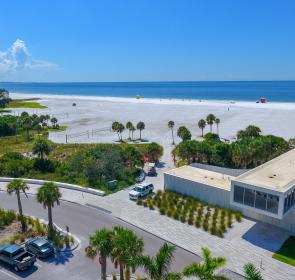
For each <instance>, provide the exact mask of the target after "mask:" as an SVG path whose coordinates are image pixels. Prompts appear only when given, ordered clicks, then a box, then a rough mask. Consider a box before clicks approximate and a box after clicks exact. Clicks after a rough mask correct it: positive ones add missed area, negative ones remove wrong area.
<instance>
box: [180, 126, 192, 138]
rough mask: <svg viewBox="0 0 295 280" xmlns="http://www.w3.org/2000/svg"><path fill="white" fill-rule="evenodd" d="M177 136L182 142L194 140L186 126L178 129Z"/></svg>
mask: <svg viewBox="0 0 295 280" xmlns="http://www.w3.org/2000/svg"><path fill="white" fill-rule="evenodd" d="M177 136H178V137H180V138H181V140H182V141H187V140H191V138H192V134H191V132H190V131H189V130H188V129H187V128H186V127H185V126H180V127H179V128H178V130H177Z"/></svg>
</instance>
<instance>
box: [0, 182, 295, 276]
mask: <svg viewBox="0 0 295 280" xmlns="http://www.w3.org/2000/svg"><path fill="white" fill-rule="evenodd" d="M1 185H2V186H1ZM3 186H4V184H0V187H1V189H2V190H3V189H4V188H3ZM36 190H37V187H36V185H32V187H31V189H30V191H29V193H32V194H35V193H36ZM61 192H62V198H63V199H65V200H67V201H71V202H75V203H79V204H82V205H86V206H88V207H94V208H96V209H99V210H102V211H107V212H111V213H112V215H114V216H115V217H118V218H120V219H122V220H124V221H126V222H128V223H131V224H133V225H135V226H137V227H139V228H141V229H143V230H146V231H148V232H150V233H152V234H155V235H157V236H159V237H161V238H163V239H166V240H168V241H169V242H172V243H174V244H176V245H178V246H180V247H183V248H184V249H187V250H189V251H191V252H193V253H196V254H198V255H200V254H201V248H202V247H208V248H209V249H210V250H211V251H212V253H213V255H215V256H223V257H225V258H226V259H227V260H228V263H227V266H226V267H227V268H228V269H230V270H232V271H234V272H237V273H240V274H243V266H244V264H246V263H248V262H252V263H253V264H254V265H255V266H256V267H261V271H262V274H263V276H264V279H273V280H294V279H295V267H293V266H290V265H287V264H284V263H282V262H279V261H276V260H274V259H272V257H271V256H272V254H273V251H275V250H277V249H278V248H279V247H280V246H281V244H282V243H283V242H284V240H285V239H286V238H287V237H288V233H287V232H285V231H283V230H281V229H279V228H276V227H273V226H270V225H266V224H262V223H256V222H255V221H252V220H248V219H243V222H242V223H237V224H235V226H234V228H233V229H231V230H230V231H229V233H227V234H226V235H225V237H224V238H218V237H215V236H212V235H210V234H209V233H207V232H204V231H203V230H201V229H197V228H195V227H194V226H189V225H187V224H183V223H181V222H179V221H175V220H173V219H171V218H168V217H166V216H161V215H160V214H159V213H158V212H157V211H151V210H149V209H147V208H144V207H142V206H137V205H136V204H135V203H134V202H131V201H129V199H128V191H126V190H125V191H120V192H118V193H115V194H113V195H109V196H106V197H98V196H95V195H92V194H88V193H81V192H77V191H72V190H67V189H61Z"/></svg>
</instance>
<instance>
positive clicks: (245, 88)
mask: <svg viewBox="0 0 295 280" xmlns="http://www.w3.org/2000/svg"><path fill="white" fill-rule="evenodd" d="M0 88H6V89H7V90H9V91H10V92H17V93H27V94H30V93H34V94H36V93H43V94H60V95H80V96H112V97H134V96H136V95H140V96H141V97H144V98H177V99H208V100H240V101H241V100H244V101H256V100H258V99H259V98H260V97H265V98H267V100H268V101H276V102H295V81H267V82H264V81H248V82H244V81H243V82H117V83H111V82H109V83H0Z"/></svg>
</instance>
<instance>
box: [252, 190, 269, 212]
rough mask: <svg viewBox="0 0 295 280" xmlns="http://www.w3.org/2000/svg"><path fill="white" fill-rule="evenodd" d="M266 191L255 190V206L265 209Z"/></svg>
mask: <svg viewBox="0 0 295 280" xmlns="http://www.w3.org/2000/svg"><path fill="white" fill-rule="evenodd" d="M266 200H267V193H264V192H259V191H256V200H255V208H258V209H261V210H266Z"/></svg>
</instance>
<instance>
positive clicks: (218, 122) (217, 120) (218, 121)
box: [215, 118, 220, 135]
mask: <svg viewBox="0 0 295 280" xmlns="http://www.w3.org/2000/svg"><path fill="white" fill-rule="evenodd" d="M215 123H216V127H217V134H218V135H219V124H220V119H219V118H216V119H215Z"/></svg>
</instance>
